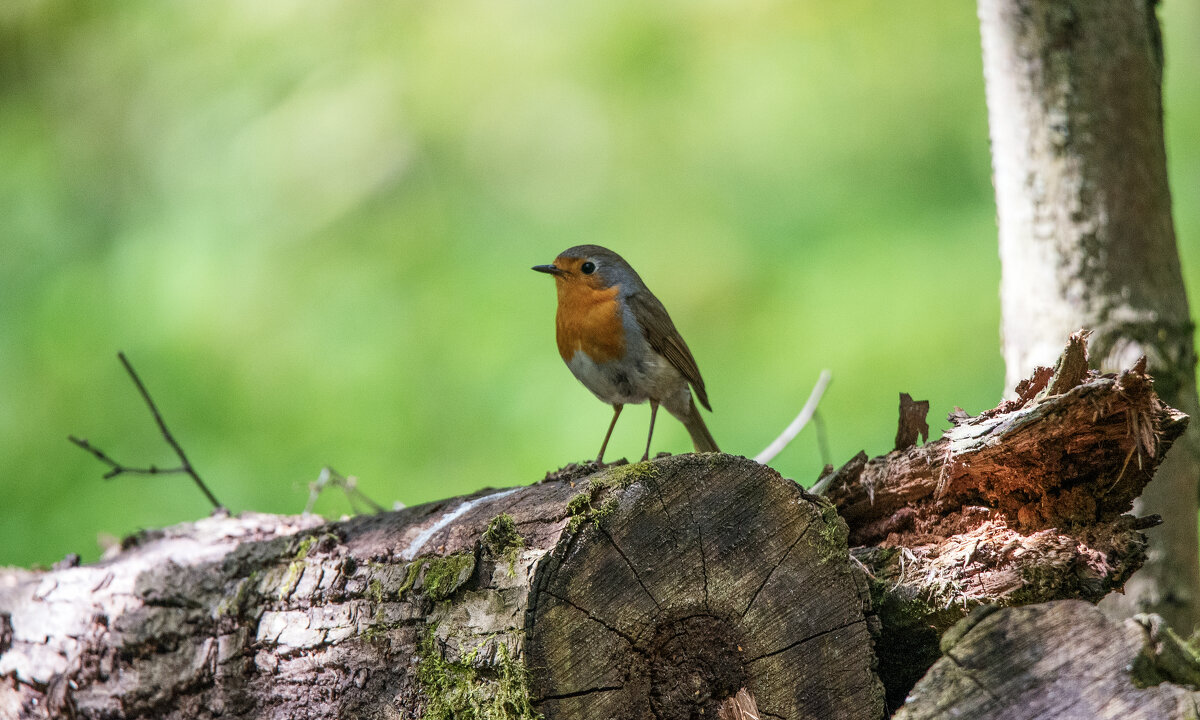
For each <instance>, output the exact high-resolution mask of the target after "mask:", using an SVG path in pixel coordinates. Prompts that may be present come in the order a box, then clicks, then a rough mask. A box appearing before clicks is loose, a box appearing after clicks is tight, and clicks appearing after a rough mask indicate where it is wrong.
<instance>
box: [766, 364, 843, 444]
mask: <svg viewBox="0 0 1200 720" xmlns="http://www.w3.org/2000/svg"><path fill="white" fill-rule="evenodd" d="M831 379H833V373H831V372H829V371H828V370H822V371H821V376H820V377H819V378H817V384H816V385H814V386H813V389H812V392H811V393H809V396H808V402H806V403H804V407H803V408H801V409H800V414H799V415H797V416H796V419H795V420H793V421H792V424H791V425H788V426H787V428H786V429H784V431H783V432H782V433H780V435H779V437H777V438H775V440H774V442H772V443H771V444H770V445H768V446H767V448H766V449H765V450H763V451H762V452H760V453H759V454H758V455H757V456H755V458H754V462H757V463H762V464H764V465H765V464H767V463H769V462H771V461H772V460H774V459H775V456H776V455H778V454H779V453H781V452H783V449H784V448H785V447H787V445H788V443H790V442H791V441H792V440H793V439H794V438H795V437H796V436H797V435H799V434H800V431H801V430H803V429H804V426H805V425H807V424H808V421H809V420H811V419H812V416H813V414H814V413H816V411H817V404H818V403H820V402H821V396H822V395H824V394H825V388H827V387H829V381H830V380H831Z"/></svg>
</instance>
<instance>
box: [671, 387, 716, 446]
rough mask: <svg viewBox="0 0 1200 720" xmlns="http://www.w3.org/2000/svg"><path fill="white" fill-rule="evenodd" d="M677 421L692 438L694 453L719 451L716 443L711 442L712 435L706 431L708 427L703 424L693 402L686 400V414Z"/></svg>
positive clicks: (714, 441) (702, 419)
mask: <svg viewBox="0 0 1200 720" xmlns="http://www.w3.org/2000/svg"><path fill="white" fill-rule="evenodd" d="M679 420H680V422H682V423H683V426H684V427H685V428H687V431H688V434H689V435H691V436H692V445H694V446H695V447H696V452H720V451H721V450H720V448H718V447H717V441H716V440H713V436H712V433H710V432H709V431H708V426H707V425H705V424H704V418H702V417H700V411H699V410H698V409H696V401H695V400H690V399H689V400H688V414H687V416H686V417H681V418H679Z"/></svg>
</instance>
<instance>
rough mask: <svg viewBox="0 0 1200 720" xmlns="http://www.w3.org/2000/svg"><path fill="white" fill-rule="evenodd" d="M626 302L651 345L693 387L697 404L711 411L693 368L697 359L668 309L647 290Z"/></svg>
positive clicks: (702, 384)
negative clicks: (677, 328)
mask: <svg viewBox="0 0 1200 720" xmlns="http://www.w3.org/2000/svg"><path fill="white" fill-rule="evenodd" d="M628 302H629V306H630V309H631V310H633V316H634V317H635V318H637V321H638V323H639V324H640V325H641V326H642V333H643V334H644V335H645V336H646V341H647V342H649V343H650V347H652V348H654V350H655V352H657V353H658V354H659V355H662V356H663V357H665V358H666V359H667V361H668V362H670V363H671V364H672V365H674V366H675V369H676V370H678V371H679V372H680V374H682V375H683V377H684V379H686V380H687V381H688V382H690V383H691V384H692V387H693V388H695V390H696V397H697V398H698V399H699V400H700V404H701V405H703V406H704V407H706V408H708V409H709V410H712V406H711V405H709V404H708V393H707V392H705V390H704V378H702V377H700V368H698V367H696V359H695V358H693V357H692V351H691V350H688V346H687V343H685V342H684V341H683V338H682V337H681V336H680V335H679V331H678V330H676V329H675V323H673V322H671V316H670V315H668V314H667V309H666V308H664V307H663V304H662V303H661V302H659V301H658V298H656V297H654V295H652V294H651V293H650V292H649V291H642V292H636V293H634V294H633V295H631V296H629V298H628Z"/></svg>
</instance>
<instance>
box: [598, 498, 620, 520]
mask: <svg viewBox="0 0 1200 720" xmlns="http://www.w3.org/2000/svg"><path fill="white" fill-rule="evenodd" d="M620 504H621V503H620V502H618V501H617V498H616V496H610V497H609V498H608V499H607V500H605V501H604V502H603V503H602V504H601V505H600V507H599V509H597V510H596V512H594V513H592V524H593V525H595V526H596V527H600V523H601V522H602V521H603V520H604V519H605V518H607V517H609V516H611V515H612V514H613V513H615V512H616V511H617V508H618V507H619V506H620Z"/></svg>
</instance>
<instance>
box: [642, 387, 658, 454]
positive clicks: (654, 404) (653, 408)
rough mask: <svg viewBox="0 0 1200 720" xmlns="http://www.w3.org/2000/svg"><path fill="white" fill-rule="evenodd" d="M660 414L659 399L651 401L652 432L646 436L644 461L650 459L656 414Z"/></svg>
mask: <svg viewBox="0 0 1200 720" xmlns="http://www.w3.org/2000/svg"><path fill="white" fill-rule="evenodd" d="M657 414H658V401H657V400H651V401H650V434H649V435H647V436H646V452H644V453H643V454H642V462H646V461H647V460H649V459H650V438H652V437H654V416H655V415H657Z"/></svg>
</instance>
